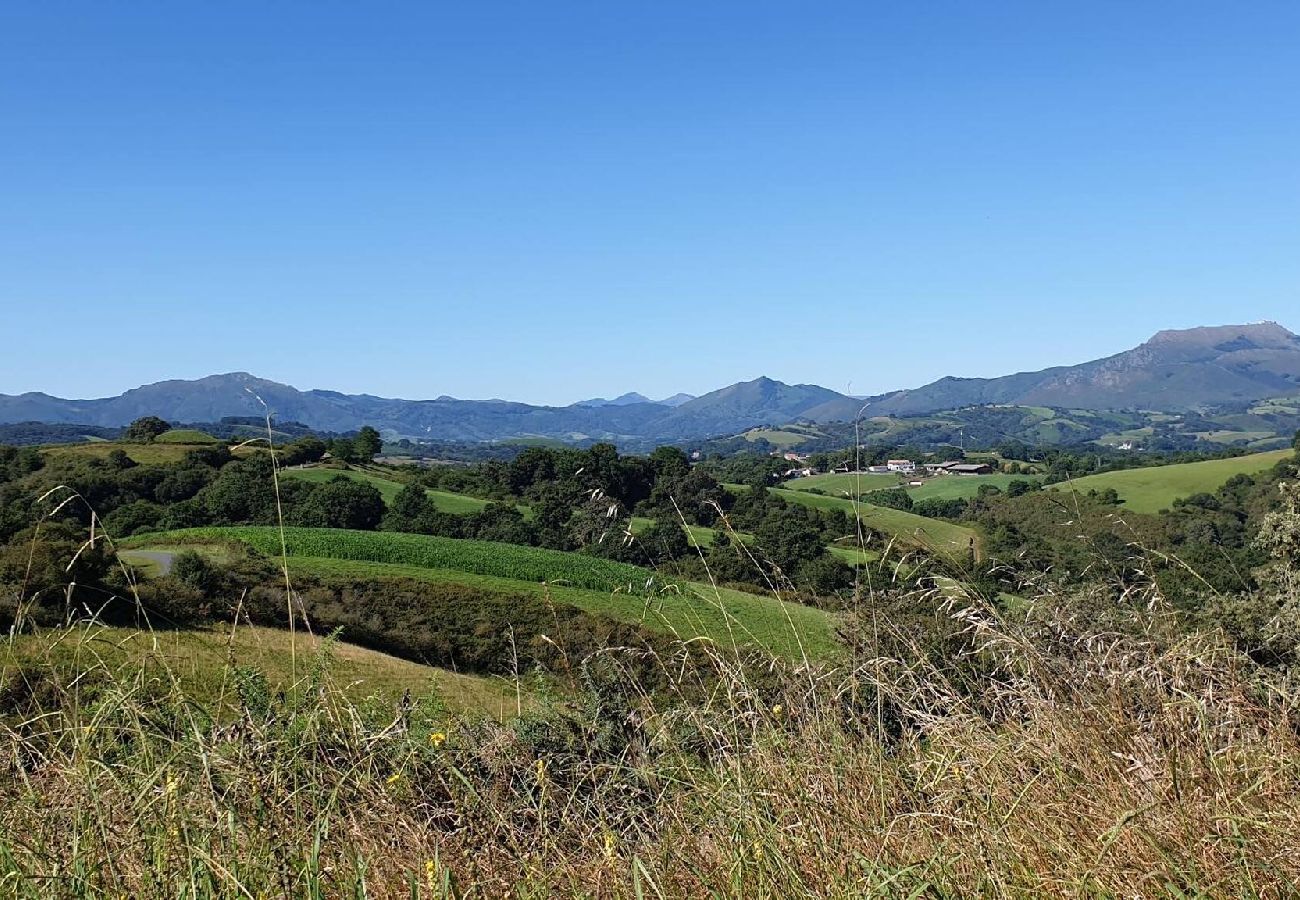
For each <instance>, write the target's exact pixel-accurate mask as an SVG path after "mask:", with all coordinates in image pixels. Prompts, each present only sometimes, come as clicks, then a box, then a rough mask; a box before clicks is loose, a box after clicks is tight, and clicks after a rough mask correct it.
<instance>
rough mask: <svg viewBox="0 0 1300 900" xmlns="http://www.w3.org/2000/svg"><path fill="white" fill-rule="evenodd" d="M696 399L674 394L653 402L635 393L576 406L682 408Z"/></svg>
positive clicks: (578, 403) (582, 402)
mask: <svg viewBox="0 0 1300 900" xmlns="http://www.w3.org/2000/svg"><path fill="white" fill-rule="evenodd" d="M694 399H695V398H694V397H693V396H691V395H690V394H673V395H672V396H671V397H665V398H664V399H662V400H651V399H650V398H649V397H647V396H645V395H644V394H638V393H637V392H636V391H633V392H631V393H629V394H622V395H621V396H618V397H615V398H614V399H613V400H606V399H605V398H604V397H596V398H594V399H591V400H579V401H578V402H577V403H574V404H573V405H574V406H631V405H632V404H633V403H654V404H656V405H658V406H674V407H676V406H681V405H682V404H683V403H686V402H687V401H688V400H694Z"/></svg>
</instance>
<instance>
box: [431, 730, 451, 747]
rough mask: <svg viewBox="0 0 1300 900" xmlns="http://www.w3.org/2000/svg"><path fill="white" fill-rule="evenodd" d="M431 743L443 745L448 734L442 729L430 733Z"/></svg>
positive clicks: (438, 745) (436, 745) (437, 745)
mask: <svg viewBox="0 0 1300 900" xmlns="http://www.w3.org/2000/svg"><path fill="white" fill-rule="evenodd" d="M429 743H430V744H433V746H435V747H441V746H442V745H443V744H445V743H447V735H445V734H444V733H443V732H441V731H435V732H434V733H433V734H431V735H429Z"/></svg>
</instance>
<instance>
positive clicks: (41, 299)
mask: <svg viewBox="0 0 1300 900" xmlns="http://www.w3.org/2000/svg"><path fill="white" fill-rule="evenodd" d="M1298 47H1300V4H1297V3H1295V2H1254V3H1245V4H1242V3H1213V4H1211V3H1202V2H1192V0H1180V2H1167V3H1157V2H1152V3H1146V2H1143V3H1133V2H1120V3H1100V2H1086V3H1077V2H1076V3H1068V4H1067V3H1057V2H1042V0H1034V2H1026V3H970V2H960V3H938V2H934V3H930V2H927V3H867V2H862V0H855V2H845V3H833V2H818V3H793V2H789V0H781V2H756V0H746V2H737V3H723V2H698V0H691V2H641V3H632V2H610V0H597V2H574V0H563V2H516V3H491V2H472V3H466V2H462V3H455V4H452V3H431V2H420V3H397V2H379V3H358V2H303V3H289V2H265V0H259V2H255V3H237V2H220V3H214V2H205V3H186V2H166V3H161V2H160V3H149V2H142V0H132V2H129V3H112V2H102V0H96V2H90V3H84V4H76V3H59V2H51V3H40V2H30V3H29V2H14V3H8V4H4V6H3V7H0V310H2V311H3V312H2V318H0V322H2V325H0V330H2V331H3V336H4V341H3V351H2V352H0V393H17V392H21V391H27V390H45V391H48V392H50V393H55V394H59V395H62V396H75V397H87V396H104V395H111V394H116V393H118V392H120V391H121V390H123V389H125V388H128V387H132V386H135V385H137V384H140V383H143V382H148V381H156V380H160V379H163V378H174V377H185V378H189V377H197V376H201V375H204V374H209V373H213V372H225V371H234V370H248V371H252V372H254V373H256V374H259V375H262V376H264V377H268V378H273V379H276V380H279V381H285V382H289V383H291V384H294V385H296V386H297V387H300V388H312V387H323V388H333V389H337V390H343V391H349V392H363V391H364V392H368V393H374V394H382V395H388V396H401V397H415V398H420V397H433V396H437V395H439V394H452V395H455V396H459V397H467V398H481V397H493V396H499V397H506V398H510V399H519V400H525V401H531V402H550V403H567V402H570V401H573V400H577V399H579V398H582V397H587V396H592V395H596V394H604V395H606V396H613V395H615V394H618V393H621V392H623V391H627V390H639V391H642V392H644V393H647V394H650V395H655V396H658V395H664V394H669V393H673V392H675V391H679V390H684V391H689V392H692V393H699V392H703V391H706V390H710V389H712V388H715V387H720V386H722V385H724V384H728V383H730V382H734V381H738V380H742V379H749V378H753V377H756V376H758V375H760V374H767V375H770V376H772V377H774V378H779V379H781V380H785V381H792V382H794V381H798V382H816V383H820V384H824V385H826V386H828V387H831V388H835V389H838V390H845V389H847V388H849V387H850V386H851V388H852V391H853V392H854V393H871V392H877V391H882V390H886V389H892V388H898V387H910V386H915V385H917V384H920V383H923V382H927V381H930V380H932V379H934V378H936V377H939V376H942V375H945V374H959V375H997V374H1004V373H1006V372H1010V371H1016V370H1023V369H1033V368H1040V367H1042V366H1046V365H1051V364H1059V363H1070V362H1078V361H1082V360H1085V359H1089V358H1093V357H1096V356H1099V355H1105V354H1108V353H1112V352H1117V351H1119V350H1122V349H1125V348H1127V347H1129V346H1132V345H1134V344H1136V343H1138V342H1140V341H1141V340H1143V339H1145V338H1146V337H1147V336H1149V335H1150V334H1151V333H1152V332H1154V331H1156V330H1158V329H1160V328H1165V327H1182V326H1190V325H1196V324H1213V323H1228V322H1240V321H1250V320H1258V319H1266V318H1271V319H1277V320H1280V321H1281V322H1282V323H1283V324H1284V325H1287V326H1288V327H1291V328H1292V329H1293V330H1297V329H1300V50H1297V48H1298Z"/></svg>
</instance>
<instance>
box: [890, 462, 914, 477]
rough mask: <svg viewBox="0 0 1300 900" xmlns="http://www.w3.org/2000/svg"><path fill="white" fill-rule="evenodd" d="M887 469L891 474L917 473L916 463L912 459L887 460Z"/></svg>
mask: <svg viewBox="0 0 1300 900" xmlns="http://www.w3.org/2000/svg"><path fill="white" fill-rule="evenodd" d="M885 467H886V469H887V470H888V471H890V472H903V473H904V474H906V473H910V472H915V471H916V463H914V462H912V461H911V460H910V459H891V460H887V461H886V462H885Z"/></svg>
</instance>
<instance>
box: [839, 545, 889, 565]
mask: <svg viewBox="0 0 1300 900" xmlns="http://www.w3.org/2000/svg"><path fill="white" fill-rule="evenodd" d="M826 549H827V550H828V551H830V554H831V556H834V557H836V558H838V559H842V560H844V562H846V563H848V564H849V565H851V566H865V565H867V564H868V563H873V562H875V561H876V560H878V559H880V554H879V553H877V552H876V551H874V550H868V549H866V548H865V547H839V546H830V547H827V548H826Z"/></svg>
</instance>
